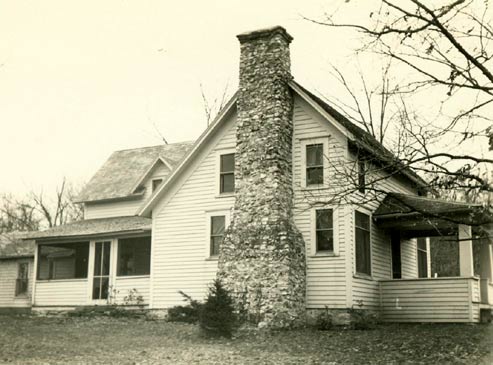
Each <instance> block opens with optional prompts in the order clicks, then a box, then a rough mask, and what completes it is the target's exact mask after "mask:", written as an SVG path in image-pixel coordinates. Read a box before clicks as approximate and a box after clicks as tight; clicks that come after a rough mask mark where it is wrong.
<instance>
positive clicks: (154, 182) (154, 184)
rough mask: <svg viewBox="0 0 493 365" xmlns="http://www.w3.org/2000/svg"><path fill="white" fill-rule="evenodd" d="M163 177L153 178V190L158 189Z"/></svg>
mask: <svg viewBox="0 0 493 365" xmlns="http://www.w3.org/2000/svg"><path fill="white" fill-rule="evenodd" d="M162 182H163V179H153V180H152V192H154V191H156V189H157V188H158V187H159V185H161V183H162Z"/></svg>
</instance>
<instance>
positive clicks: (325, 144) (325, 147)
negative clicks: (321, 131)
mask: <svg viewBox="0 0 493 365" xmlns="http://www.w3.org/2000/svg"><path fill="white" fill-rule="evenodd" d="M300 142H301V171H300V174H301V187H302V188H303V189H320V188H324V187H327V184H328V182H329V178H328V166H327V161H328V159H329V138H328V137H317V138H306V139H301V140H300ZM317 144H321V145H322V151H323V155H322V171H323V182H322V183H321V184H310V185H308V184H307V169H308V165H307V153H306V152H307V151H306V150H307V146H311V145H317Z"/></svg>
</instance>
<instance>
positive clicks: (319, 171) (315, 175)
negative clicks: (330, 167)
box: [306, 167, 324, 185]
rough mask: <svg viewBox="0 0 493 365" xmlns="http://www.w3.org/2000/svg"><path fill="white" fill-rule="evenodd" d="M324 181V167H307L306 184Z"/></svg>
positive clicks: (316, 183) (317, 183)
mask: <svg viewBox="0 0 493 365" xmlns="http://www.w3.org/2000/svg"><path fill="white" fill-rule="evenodd" d="M323 183H324V168H323V167H308V168H307V169H306V184H307V185H319V184H323Z"/></svg>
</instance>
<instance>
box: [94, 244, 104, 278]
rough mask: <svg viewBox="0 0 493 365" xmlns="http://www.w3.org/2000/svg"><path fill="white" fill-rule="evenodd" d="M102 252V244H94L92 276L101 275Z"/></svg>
mask: <svg viewBox="0 0 493 365" xmlns="http://www.w3.org/2000/svg"><path fill="white" fill-rule="evenodd" d="M102 252H103V242H96V246H95V251H94V275H95V276H99V275H101V259H102Z"/></svg>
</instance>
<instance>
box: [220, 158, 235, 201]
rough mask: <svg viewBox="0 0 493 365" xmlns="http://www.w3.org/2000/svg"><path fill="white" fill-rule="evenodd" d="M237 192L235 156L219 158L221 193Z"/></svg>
mask: <svg viewBox="0 0 493 365" xmlns="http://www.w3.org/2000/svg"><path fill="white" fill-rule="evenodd" d="M234 191H235V154H234V153H228V154H224V155H220V156H219V193H220V194H225V193H234Z"/></svg>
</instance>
